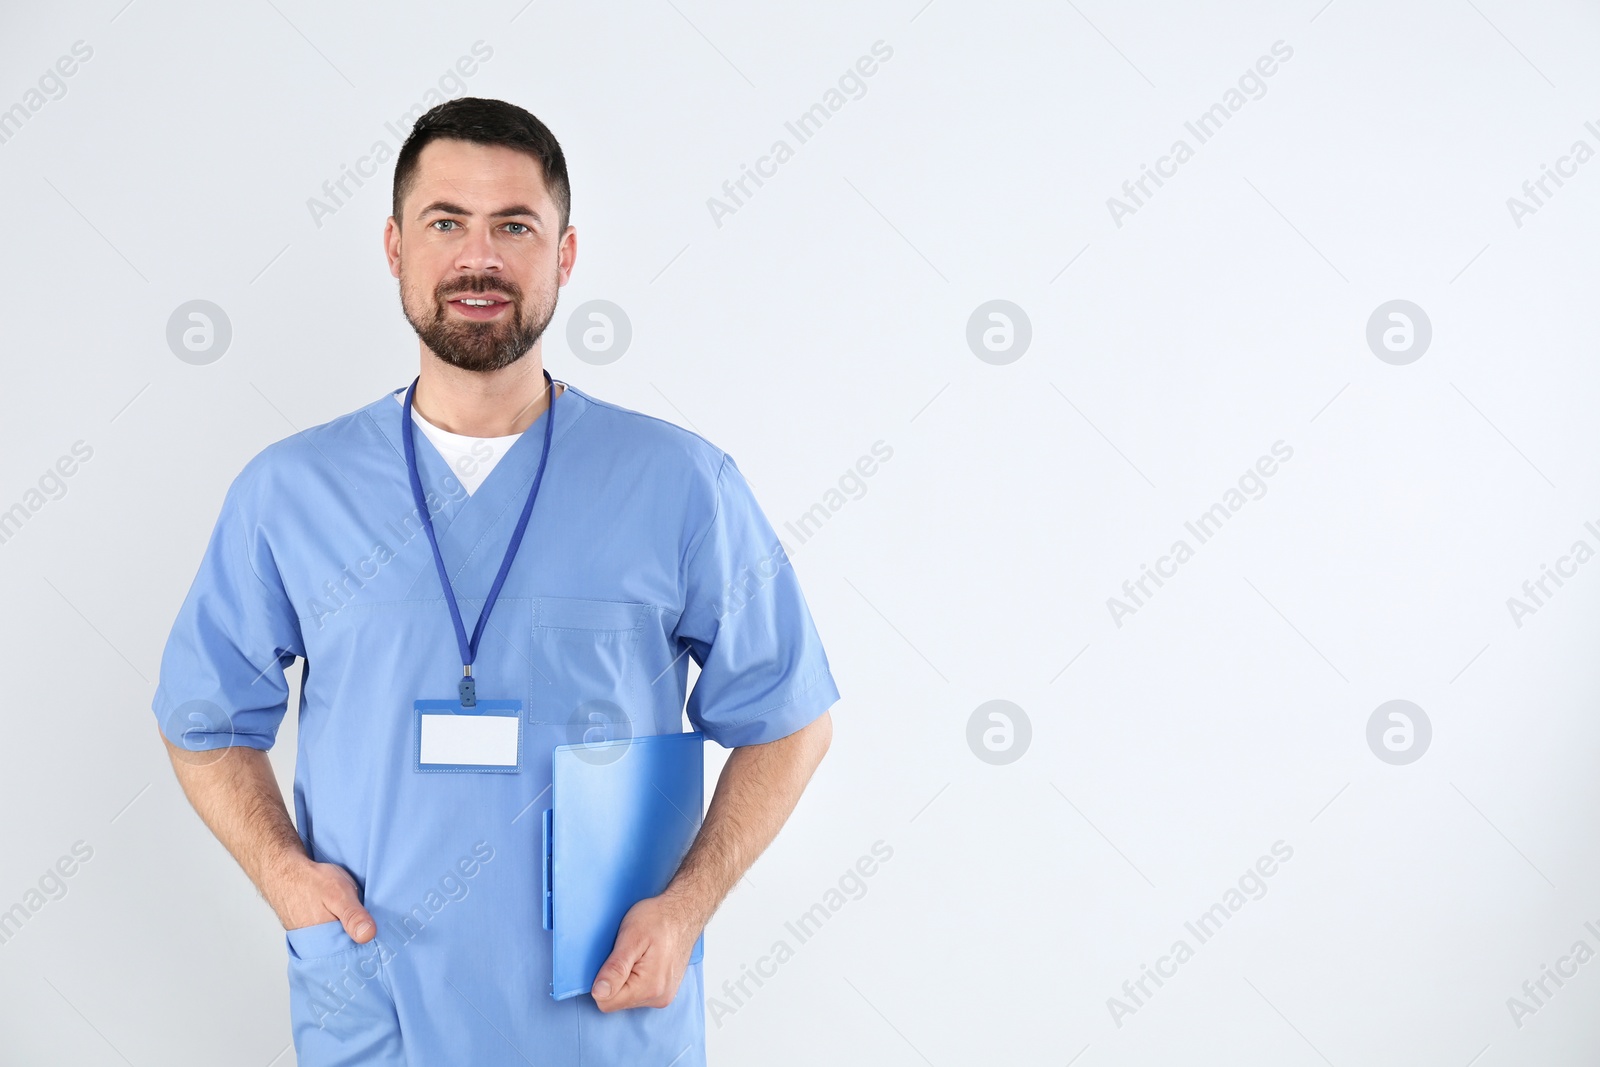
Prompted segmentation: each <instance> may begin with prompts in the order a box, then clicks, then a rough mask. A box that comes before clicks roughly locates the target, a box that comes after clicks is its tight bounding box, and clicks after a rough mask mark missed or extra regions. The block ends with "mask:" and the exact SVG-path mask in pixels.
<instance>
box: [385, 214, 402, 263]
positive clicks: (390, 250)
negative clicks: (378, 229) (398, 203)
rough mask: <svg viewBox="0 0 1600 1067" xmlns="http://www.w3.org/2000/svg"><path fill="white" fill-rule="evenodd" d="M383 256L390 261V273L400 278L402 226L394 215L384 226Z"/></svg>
mask: <svg viewBox="0 0 1600 1067" xmlns="http://www.w3.org/2000/svg"><path fill="white" fill-rule="evenodd" d="M383 254H384V256H385V258H387V259H388V260H389V273H390V274H391V275H393V276H394V277H396V278H398V277H400V224H399V223H398V222H396V221H395V220H394V216H393V215H390V216H389V218H388V220H387V221H386V222H384V224H383Z"/></svg>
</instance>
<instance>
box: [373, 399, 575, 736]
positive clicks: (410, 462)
mask: <svg viewBox="0 0 1600 1067" xmlns="http://www.w3.org/2000/svg"><path fill="white" fill-rule="evenodd" d="M419 380H421V379H420V376H418V378H415V379H412V382H411V385H410V386H409V387H408V388H407V389H406V404H405V411H404V412H402V413H401V416H400V417H401V418H402V419H404V420H405V423H404V425H403V426H402V427H401V429H400V436H401V439H402V440H403V441H404V442H405V446H406V473H407V474H408V475H410V477H411V498H412V499H413V500H415V501H416V504H417V511H418V512H420V513H421V515H422V528H423V529H424V530H426V531H427V532H428V544H429V545H431V546H432V547H433V562H434V566H436V567H438V568H439V584H440V585H442V586H443V587H444V599H445V603H446V604H448V605H450V621H451V622H453V623H455V627H456V643H457V644H458V645H459V646H460V647H461V674H462V678H461V685H460V695H461V706H462V707H465V708H470V707H476V706H477V703H478V696H477V683H476V682H474V681H473V679H472V661H473V660H474V659H476V658H477V656H478V642H479V641H480V640H481V639H482V638H483V627H484V624H486V623H487V622H488V621H489V612H491V611H493V610H494V604H495V601H496V600H499V599H500V587H501V586H503V585H505V584H506V575H507V574H508V573H510V571H511V561H512V560H513V559H515V558H516V557H517V549H518V548H520V547H521V546H522V535H523V534H524V533H525V532H526V531H527V529H528V516H530V515H532V514H533V502H534V500H536V499H537V498H538V496H539V483H540V482H542V481H544V465H545V460H547V459H549V458H550V438H551V427H553V426H554V425H555V421H556V392H555V383H553V382H552V381H551V380H550V372H549V371H545V372H544V387H545V390H546V391H547V392H548V393H549V395H550V404H549V407H548V408H547V409H546V410H545V414H544V451H543V452H541V453H539V470H538V473H536V474H535V475H534V476H533V488H532V490H530V491H529V493H528V499H527V502H526V503H524V504H523V505H522V516H521V517H520V518H518V519H517V528H516V529H515V530H513V531H512V533H511V543H510V544H509V545H507V546H506V557H505V559H503V560H501V561H500V573H498V574H496V575H495V576H494V585H493V586H491V587H490V588H489V598H488V599H487V600H485V601H484V602H483V611H482V612H480V613H479V615H478V624H477V626H475V627H473V630H472V640H470V641H469V640H467V628H466V626H465V625H463V624H462V622H461V607H460V605H458V604H457V603H456V593H455V590H454V589H453V588H452V587H451V585H450V574H449V572H448V571H447V570H445V566H444V557H443V556H441V555H440V554H439V538H438V537H437V536H436V535H435V534H434V532H433V516H432V515H431V514H430V513H429V511H428V502H427V499H426V498H425V497H424V496H423V493H422V475H421V474H419V473H418V472H417V446H416V443H415V441H414V440H413V437H414V427H413V426H412V424H411V397H412V396H413V394H415V393H416V391H417V382H418V381H419Z"/></svg>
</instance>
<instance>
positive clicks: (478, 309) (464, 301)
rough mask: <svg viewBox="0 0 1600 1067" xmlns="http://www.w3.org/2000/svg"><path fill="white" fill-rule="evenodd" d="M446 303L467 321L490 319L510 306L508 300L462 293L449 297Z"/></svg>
mask: <svg viewBox="0 0 1600 1067" xmlns="http://www.w3.org/2000/svg"><path fill="white" fill-rule="evenodd" d="M447 303H449V305H450V306H451V307H453V308H455V309H456V311H457V312H458V313H460V314H461V315H463V316H465V317H466V318H469V319H492V318H494V317H495V316H497V315H499V314H500V311H501V309H502V308H507V307H510V306H511V302H510V301H509V300H500V299H498V298H496V297H488V296H473V295H472V294H470V293H463V294H460V295H458V296H453V297H451V298H450V299H449V300H448V301H447Z"/></svg>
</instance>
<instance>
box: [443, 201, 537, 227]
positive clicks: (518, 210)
mask: <svg viewBox="0 0 1600 1067" xmlns="http://www.w3.org/2000/svg"><path fill="white" fill-rule="evenodd" d="M436 212H437V213H440V214H445V215H470V214H472V212H470V211H468V210H467V209H466V208H464V207H462V206H461V205H460V204H452V203H451V202H450V201H448V200H435V201H434V202H433V203H431V204H429V205H428V206H427V207H425V208H423V209H422V210H421V211H419V212H417V218H418V219H419V220H420V219H422V218H423V217H424V216H426V215H432V214H434V213H436ZM519 215H522V216H527V217H528V218H531V219H533V220H534V221H535V222H540V223H542V222H544V219H542V218H540V217H539V213H538V212H537V211H535V210H533V208H531V207H529V206H528V205H527V204H512V205H511V206H510V207H503V208H501V209H500V210H499V211H496V212H494V213H493V214H491V215H490V216H489V217H490V218H491V219H507V218H513V217H516V216H519Z"/></svg>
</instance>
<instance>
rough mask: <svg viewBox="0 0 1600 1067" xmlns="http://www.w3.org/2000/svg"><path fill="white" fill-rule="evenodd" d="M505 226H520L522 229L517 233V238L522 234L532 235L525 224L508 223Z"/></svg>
mask: <svg viewBox="0 0 1600 1067" xmlns="http://www.w3.org/2000/svg"><path fill="white" fill-rule="evenodd" d="M506 225H507V226H521V227H522V229H520V230H518V231H517V236H519V237H520V236H522V235H523V234H524V233H532V232H533V231H532V230H531V229H529V227H528V224H527V223H525V222H508V223H506Z"/></svg>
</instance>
